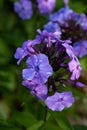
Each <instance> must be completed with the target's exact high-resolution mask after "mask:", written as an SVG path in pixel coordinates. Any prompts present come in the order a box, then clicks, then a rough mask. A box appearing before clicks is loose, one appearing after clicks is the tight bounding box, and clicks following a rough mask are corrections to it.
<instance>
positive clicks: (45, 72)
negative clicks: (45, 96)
mask: <svg viewBox="0 0 87 130" xmlns="http://www.w3.org/2000/svg"><path fill="white" fill-rule="evenodd" d="M26 64H27V66H28V68H27V69H24V70H23V72H22V74H23V79H24V80H32V79H33V78H34V77H35V76H36V75H37V76H38V77H39V78H40V80H41V81H42V82H43V83H45V82H46V81H47V79H48V77H49V76H51V75H52V72H53V71H52V67H51V66H50V64H49V60H48V57H47V56H46V55H44V54H37V55H32V56H30V57H29V58H28V59H27V61H26Z"/></svg>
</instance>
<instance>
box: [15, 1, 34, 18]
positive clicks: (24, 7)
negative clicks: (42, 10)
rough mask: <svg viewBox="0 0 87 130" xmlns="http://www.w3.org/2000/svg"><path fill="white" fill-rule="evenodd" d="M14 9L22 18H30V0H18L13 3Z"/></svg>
mask: <svg viewBox="0 0 87 130" xmlns="http://www.w3.org/2000/svg"><path fill="white" fill-rule="evenodd" d="M14 11H15V12H16V13H18V15H19V16H20V17H21V18H22V19H30V18H31V17H32V14H33V12H32V2H31V1H30V0H20V1H18V2H15V3H14Z"/></svg>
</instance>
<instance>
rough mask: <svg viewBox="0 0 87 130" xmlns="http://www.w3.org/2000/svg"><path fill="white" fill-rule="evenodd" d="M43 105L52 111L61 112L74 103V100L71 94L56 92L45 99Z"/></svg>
mask: <svg viewBox="0 0 87 130" xmlns="http://www.w3.org/2000/svg"><path fill="white" fill-rule="evenodd" d="M45 103H46V105H47V107H48V108H50V109H51V110H53V111H62V110H63V109H64V108H68V107H70V106H71V105H72V104H73V103H74V98H73V96H72V92H62V93H58V92H56V93H55V94H54V95H53V96H49V97H47V99H46V101H45Z"/></svg>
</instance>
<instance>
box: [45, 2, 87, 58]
mask: <svg viewBox="0 0 87 130" xmlns="http://www.w3.org/2000/svg"><path fill="white" fill-rule="evenodd" d="M64 3H65V7H64V8H61V9H59V10H58V11H57V12H56V13H53V14H51V15H50V17H49V22H48V23H47V24H46V25H45V26H44V28H45V29H46V30H48V28H47V27H48V24H49V23H51V24H49V28H51V27H52V28H54V29H55V25H56V26H57V27H58V29H59V30H60V32H61V34H62V35H61V37H62V39H69V40H71V41H72V43H71V45H72V46H73V50H74V53H75V55H76V56H77V57H80V58H81V57H83V56H85V55H86V54H87V17H86V15H85V14H83V13H82V14H78V13H76V12H75V11H73V10H72V9H70V8H69V6H68V0H64Z"/></svg>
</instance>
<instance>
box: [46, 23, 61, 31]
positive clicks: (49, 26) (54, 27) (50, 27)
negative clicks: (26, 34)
mask: <svg viewBox="0 0 87 130" xmlns="http://www.w3.org/2000/svg"><path fill="white" fill-rule="evenodd" d="M44 29H45V30H47V31H48V32H53V33H54V32H60V33H61V30H60V27H59V25H58V24H57V23H53V22H51V21H50V22H48V23H47V24H46V25H44Z"/></svg>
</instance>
